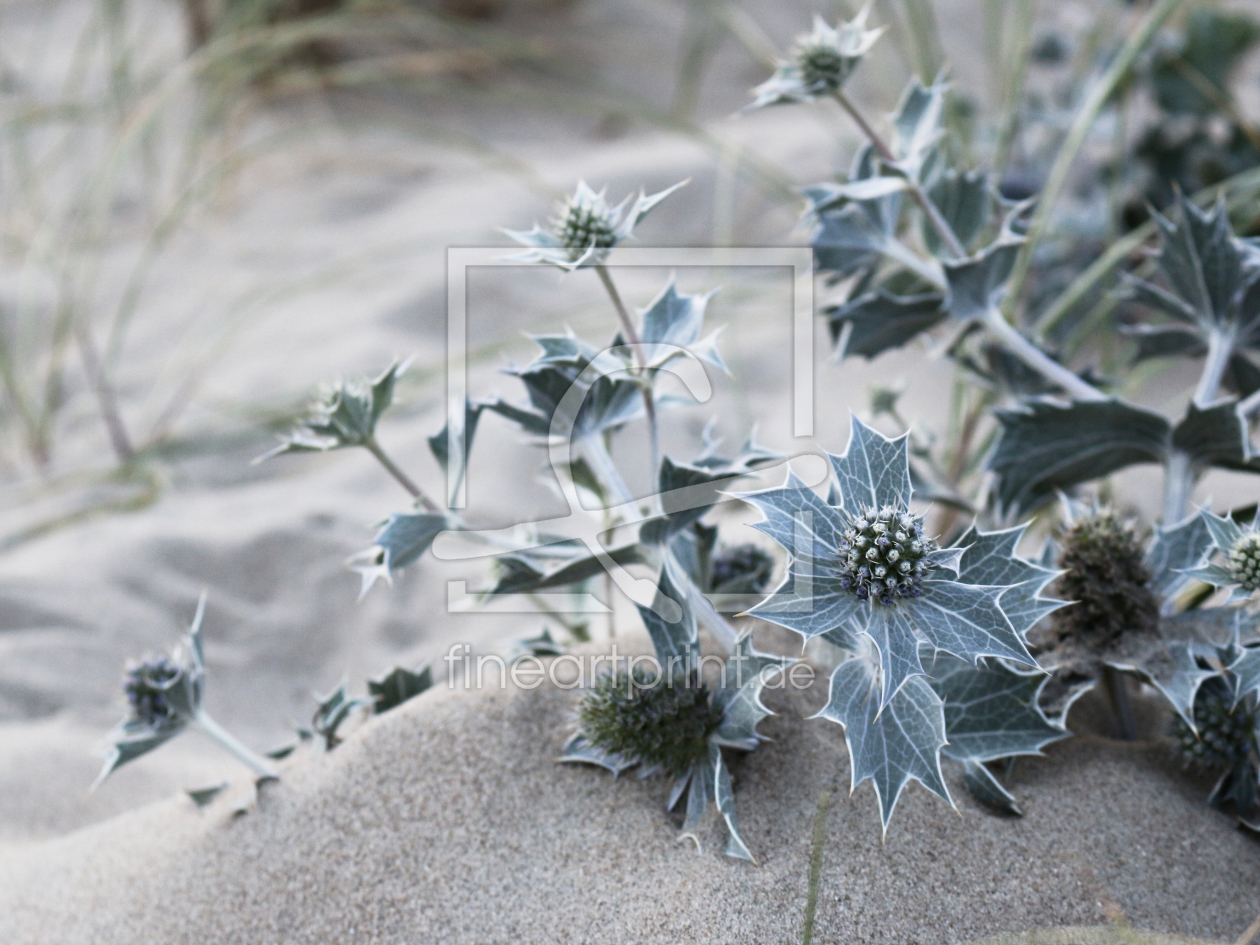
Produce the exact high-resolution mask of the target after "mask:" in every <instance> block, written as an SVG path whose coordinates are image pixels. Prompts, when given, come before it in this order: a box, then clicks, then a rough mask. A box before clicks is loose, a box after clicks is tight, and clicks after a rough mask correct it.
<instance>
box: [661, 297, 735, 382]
mask: <svg viewBox="0 0 1260 945" xmlns="http://www.w3.org/2000/svg"><path fill="white" fill-rule="evenodd" d="M716 291H717V290H716V289H715V290H714V292H716ZM711 298H713V292H706V293H704V294H703V295H700V294H697V295H680V294H679V292H678V287H677V286H676V285H675V284H674V280H673V279H671V280H670V281H669V283H668V284H667V285H666V286H665V288H664V289H662V290H661V292H660V294H659V295H657V297H656V298H655V299H653V300H652V301H651V302H650V303H649V304H648V307H647V308H645V309H644V310H643V311H642V313H641V316H642V319H643V328H642V332H641V335H640V340H641V341H642V342H643V343H644V344H646V345H652V344H666V345H676V346H677V347H679V348H686V349H687V350H688V351H690V352H691V353H692V354H694V355H695V356H696V357H697V358H700V359H701V360H702V361H708V362H709V363H710V364H712V365H713V366H714V367H717V368H719V369H720V370H722V371H726V365H725V364H724V363H723V362H722V356H721V355H720V354H718V350H717V346H716V345H715V344H714V342H713V339H712V336H711V337H710V338H708V339H706V340H705V341H701V340H700V330H701V328H703V327H704V310H705V307H706V306H707V305H708V304H709V299H711ZM651 360H652V361H654V362H657V361H659V358H657V357H656V356H653V357H652V358H651Z"/></svg>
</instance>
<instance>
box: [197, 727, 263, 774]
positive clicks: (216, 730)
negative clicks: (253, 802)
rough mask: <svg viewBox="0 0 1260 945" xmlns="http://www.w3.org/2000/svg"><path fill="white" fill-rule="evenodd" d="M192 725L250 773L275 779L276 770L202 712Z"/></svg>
mask: <svg viewBox="0 0 1260 945" xmlns="http://www.w3.org/2000/svg"><path fill="white" fill-rule="evenodd" d="M192 723H193V725H194V726H196V727H197V728H198V729H200V730H201V731H202V732H203V733H204V734H205V735H207V736H208V737H209V738H211V739H212V740H214V741H215V742H217V743H218V744H219V746H220V747H221V748H222V749H223V750H224V751H226V752H227V753H228V754H230V755H232V756H233V757H234V758H235V759H236V760H237V761H239V762H240V763H241V764H243V765H245V767H247V768H249V770H250V771H252V772H254V774H256V775H258V777H260V778H277V777H279V775H278V774H276V769H275V768H273V767H272V766H271V765H270V764H268V763H267V761H266V759H264V758H262V757H260V756H259V755H256V754H254V753H253V752H252V751H250V750H249V749H248V748H246V747H245V746H244V745H242V744H241V743H240V742H238V741H237V740H236V738H235V737H234V736H232V735H231V734H230V733H229V732H228V731H227V730H226V729H224V728H223V727H222V726H221V725H219V723H218V722H216V721H215V720H214V719H212V718H210V716H208V715H206V713H204V712H198V713H197V714H196V715H195V716H194V717H193V719H192Z"/></svg>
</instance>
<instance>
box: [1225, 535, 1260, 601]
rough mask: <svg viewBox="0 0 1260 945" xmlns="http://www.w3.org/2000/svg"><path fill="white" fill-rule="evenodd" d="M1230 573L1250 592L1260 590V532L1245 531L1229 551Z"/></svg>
mask: <svg viewBox="0 0 1260 945" xmlns="http://www.w3.org/2000/svg"><path fill="white" fill-rule="evenodd" d="M1229 573H1230V576H1231V577H1232V578H1233V579H1234V580H1235V581H1236V582H1237V583H1238V585H1239V586H1240V587H1241V588H1242V589H1243V590H1244V591H1247V592H1248V593H1253V592H1255V591H1258V590H1260V532H1255V531H1246V532H1243V533H1242V534H1241V535H1240V536H1239V537H1238V540H1237V541H1236V542H1234V547H1233V548H1231V549H1230V551H1229Z"/></svg>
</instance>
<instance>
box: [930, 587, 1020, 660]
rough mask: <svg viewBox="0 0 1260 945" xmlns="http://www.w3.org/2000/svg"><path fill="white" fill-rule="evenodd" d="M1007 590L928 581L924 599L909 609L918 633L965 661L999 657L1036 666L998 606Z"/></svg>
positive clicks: (938, 647)
mask: <svg viewBox="0 0 1260 945" xmlns="http://www.w3.org/2000/svg"><path fill="white" fill-rule="evenodd" d="M1005 590H1006V588H1003V587H975V586H972V585H970V584H959V583H957V582H955V581H932V580H929V581H925V582H924V585H923V596H922V597H920V598H916V599H915V600H914V601H913V607H908V608H907V610H909V611H910V612H911V614H912V615H913V617H914V620H915V622H916V624H917V626H918V629H919V632H920V633H922V634H923V636H924V637H925V638H926V639H927V641H928V642H929V643H931V644H932V645H933V646H935V647H936V648H937V649H940V650H945V651H947V652H949V653H953V654H954V655H955V656H958V657H961V658H962V659H969V660H975V659H977V658H979V657H981V656H1000V657H1004V658H1006V659H1012V660H1015V661H1016V662H1017V663H1024V664H1025V665H1028V666H1035V665H1036V661H1035V660H1033V658H1032V656H1031V655H1030V654H1029V652H1028V647H1027V646H1026V645H1025V644H1024V640H1023V638H1022V637H1021V636H1020V635H1019V634H1018V633H1016V632H1015V628H1014V627H1012V626H1011V622H1010V620H1009V619H1008V618H1007V616H1006V614H1005V612H1004V611H1003V609H1002V607H1001V605H1000V604H999V603H998V599H999V598H1000V597H1001V596H1002V593H1003V591H1005Z"/></svg>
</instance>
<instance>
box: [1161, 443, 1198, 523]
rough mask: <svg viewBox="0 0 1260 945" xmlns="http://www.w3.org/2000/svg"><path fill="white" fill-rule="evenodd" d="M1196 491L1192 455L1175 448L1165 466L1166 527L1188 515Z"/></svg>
mask: <svg viewBox="0 0 1260 945" xmlns="http://www.w3.org/2000/svg"><path fill="white" fill-rule="evenodd" d="M1193 493H1194V468H1193V466H1192V465H1191V463H1190V457H1189V456H1187V455H1186V454H1185V453H1183V452H1181V451H1180V450H1174V451H1173V452H1172V454H1171V455H1170V456H1169V457H1168V463H1167V465H1166V466H1165V467H1164V527H1165V528H1170V527H1171V526H1173V525H1176V524H1177V523H1178V522H1180V521H1181V520H1182V519H1183V518H1185V517H1186V509H1187V507H1188V506H1189V505H1190V496H1191V495H1192V494H1193Z"/></svg>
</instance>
